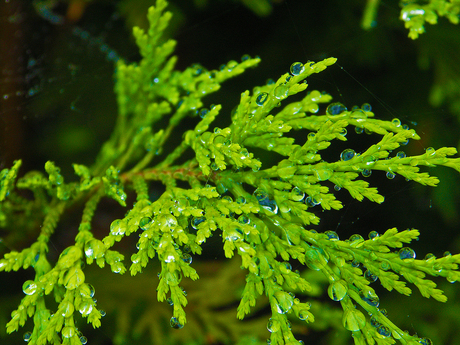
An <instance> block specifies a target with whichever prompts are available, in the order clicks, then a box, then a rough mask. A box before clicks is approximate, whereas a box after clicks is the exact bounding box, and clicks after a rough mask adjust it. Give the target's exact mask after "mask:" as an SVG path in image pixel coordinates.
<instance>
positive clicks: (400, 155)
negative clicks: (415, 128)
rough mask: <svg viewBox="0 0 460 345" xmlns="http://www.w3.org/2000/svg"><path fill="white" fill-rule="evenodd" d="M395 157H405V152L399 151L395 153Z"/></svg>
mask: <svg viewBox="0 0 460 345" xmlns="http://www.w3.org/2000/svg"><path fill="white" fill-rule="evenodd" d="M396 157H398V158H406V153H405V152H404V151H399V152H398V153H397V154H396Z"/></svg>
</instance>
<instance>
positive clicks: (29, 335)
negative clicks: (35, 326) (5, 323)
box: [22, 332, 32, 343]
mask: <svg viewBox="0 0 460 345" xmlns="http://www.w3.org/2000/svg"><path fill="white" fill-rule="evenodd" d="M31 336H32V333H31V332H26V333H24V336H23V337H22V339H24V341H25V342H26V343H28V342H29V340H30V337H31Z"/></svg>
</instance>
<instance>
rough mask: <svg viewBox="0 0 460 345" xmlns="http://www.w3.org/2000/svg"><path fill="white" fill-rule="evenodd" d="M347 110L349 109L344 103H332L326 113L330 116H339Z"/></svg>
mask: <svg viewBox="0 0 460 345" xmlns="http://www.w3.org/2000/svg"><path fill="white" fill-rule="evenodd" d="M347 110H348V109H347V107H346V106H344V105H343V104H342V103H331V104H329V105H328V106H327V108H326V113H327V114H328V115H338V114H341V113H343V112H344V111H347Z"/></svg>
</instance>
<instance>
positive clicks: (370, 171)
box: [361, 169, 372, 177]
mask: <svg viewBox="0 0 460 345" xmlns="http://www.w3.org/2000/svg"><path fill="white" fill-rule="evenodd" d="M361 175H363V177H369V176H371V175H372V170H368V169H363V170H362V171H361Z"/></svg>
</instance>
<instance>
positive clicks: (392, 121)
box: [391, 117, 401, 127]
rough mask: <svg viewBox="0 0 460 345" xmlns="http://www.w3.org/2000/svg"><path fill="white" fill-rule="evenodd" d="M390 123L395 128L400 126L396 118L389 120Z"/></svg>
mask: <svg viewBox="0 0 460 345" xmlns="http://www.w3.org/2000/svg"><path fill="white" fill-rule="evenodd" d="M391 123H392V124H393V125H394V126H396V127H399V126H401V120H400V119H398V118H396V117H395V118H394V119H393V120H391Z"/></svg>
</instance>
